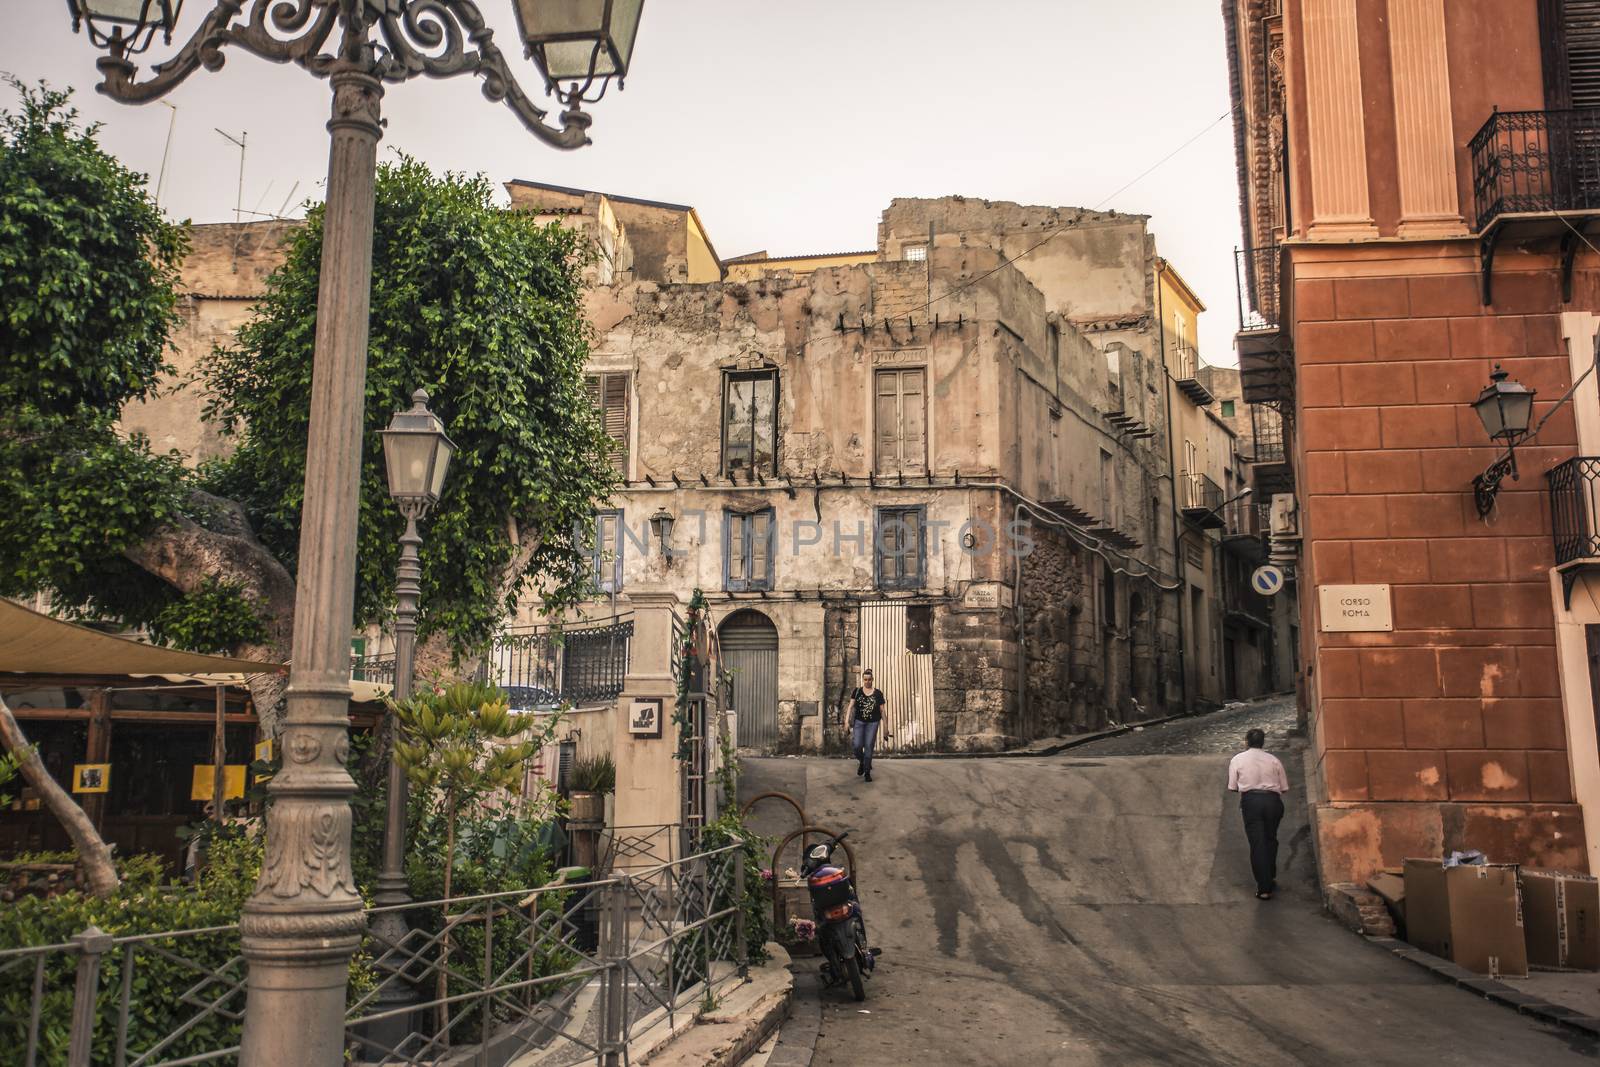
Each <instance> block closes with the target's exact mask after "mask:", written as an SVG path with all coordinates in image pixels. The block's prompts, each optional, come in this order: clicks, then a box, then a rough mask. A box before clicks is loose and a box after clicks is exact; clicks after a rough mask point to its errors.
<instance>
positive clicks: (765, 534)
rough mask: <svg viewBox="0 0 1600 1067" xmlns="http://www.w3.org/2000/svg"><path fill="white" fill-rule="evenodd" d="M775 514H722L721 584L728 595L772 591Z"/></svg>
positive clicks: (766, 511) (731, 512) (770, 512)
mask: <svg viewBox="0 0 1600 1067" xmlns="http://www.w3.org/2000/svg"><path fill="white" fill-rule="evenodd" d="M777 528H778V527H777V523H775V522H774V521H773V511H772V509H771V508H767V509H766V510H764V511H752V512H737V511H725V512H723V514H722V566H723V573H722V579H723V581H722V584H723V587H724V588H726V589H727V590H728V591H729V592H734V593H738V592H747V591H751V590H757V589H771V588H772V571H773V566H772V563H773V557H774V556H776V555H777V553H776V552H775V551H773V549H774V546H775V544H776V537H777Z"/></svg>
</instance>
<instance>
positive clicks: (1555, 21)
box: [1539, 0, 1600, 109]
mask: <svg viewBox="0 0 1600 1067" xmlns="http://www.w3.org/2000/svg"><path fill="white" fill-rule="evenodd" d="M1539 9H1540V10H1539V19H1540V23H1541V26H1540V29H1541V31H1542V32H1541V34H1540V36H1541V38H1542V40H1543V45H1544V56H1543V58H1544V82H1545V98H1546V99H1545V106H1546V107H1547V108H1551V109H1559V108H1600V0H1540V2H1539Z"/></svg>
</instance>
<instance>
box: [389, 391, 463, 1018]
mask: <svg viewBox="0 0 1600 1067" xmlns="http://www.w3.org/2000/svg"><path fill="white" fill-rule="evenodd" d="M382 437H383V460H384V468H385V470H386V471H387V473H388V476H389V496H390V498H391V499H393V500H394V502H395V504H396V505H398V506H399V508H400V514H401V515H403V516H405V520H406V532H405V533H404V534H402V535H401V536H400V565H399V566H398V567H397V568H396V575H395V584H394V592H395V600H396V601H397V606H396V608H395V615H394V699H395V701H396V702H397V703H399V702H401V701H404V700H406V699H408V698H409V697H410V696H411V685H412V676H413V674H414V673H415V661H416V651H417V598H418V597H419V596H420V595H421V593H422V562H421V560H420V559H419V557H418V555H417V550H418V549H420V548H421V547H422V535H421V534H420V533H418V532H417V523H418V522H420V521H421V520H422V518H423V516H425V515H427V513H428V511H429V509H431V508H432V507H433V505H435V504H437V503H438V502H439V493H440V491H441V490H442V489H443V488H444V479H445V475H446V474H447V473H448V472H449V470H450V457H451V455H453V454H454V452H455V449H456V446H455V443H454V442H452V441H451V440H450V438H449V436H448V435H446V434H445V431H444V423H442V422H440V421H439V417H438V416H437V415H435V414H434V413H433V412H431V411H429V410H428V394H427V391H426V390H423V389H418V390H417V391H416V392H415V393H412V394H411V409H410V410H409V411H401V412H396V413H395V416H394V418H392V419H390V420H389V428H388V429H386V430H384V431H383V433H382ZM387 803H388V806H387V810H386V812H385V816H386V817H385V820H384V837H383V870H382V872H381V873H380V874H379V875H378V884H377V886H376V892H375V893H374V894H373V898H372V902H373V903H374V904H375V905H377V906H378V907H380V908H385V909H388V910H385V911H383V912H381V913H380V914H379V915H378V917H377V918H376V919H374V920H373V934H374V935H375V936H376V937H377V938H378V940H379V941H380V942H381V943H383V944H385V945H388V946H390V947H391V950H392V951H393V952H394V953H395V956H396V957H397V958H399V959H400V960H402V961H403V960H404V959H405V952H404V948H405V940H406V934H407V930H408V927H407V923H406V917H405V912H404V911H403V906H404V905H406V904H410V903H411V894H410V893H409V892H407V890H406V873H405V847H406V775H405V771H404V770H403V769H402V768H401V766H400V761H399V760H397V759H395V758H394V757H393V756H392V755H391V756H390V758H389V790H388V802H387ZM399 966H403V964H398V965H397V967H399ZM385 989H386V991H388V993H389V995H388V996H387V997H386V998H385V999H384V1002H383V1003H382V1004H380V1010H383V1009H390V1008H394V1007H396V1006H397V1005H399V1004H403V1003H406V1002H407V1001H408V1000H410V999H411V998H410V995H409V992H408V989H407V987H406V986H405V984H404V983H403V982H400V981H393V982H390V983H389V984H388V985H387V986H386V987H385ZM406 1019H407V1017H406V1016H404V1015H399V1016H396V1017H395V1020H394V1022H393V1023H392V1024H387V1025H385V1027H384V1029H385V1031H386V1035H387V1036H392V1037H394V1040H393V1041H382V1040H380V1043H381V1044H382V1045H384V1046H385V1047H389V1048H393V1047H396V1046H398V1045H399V1044H400V1043H401V1042H402V1041H403V1040H404V1039H405V1035H406V1032H407V1031H408V1030H409V1026H407V1025H405V1023H406Z"/></svg>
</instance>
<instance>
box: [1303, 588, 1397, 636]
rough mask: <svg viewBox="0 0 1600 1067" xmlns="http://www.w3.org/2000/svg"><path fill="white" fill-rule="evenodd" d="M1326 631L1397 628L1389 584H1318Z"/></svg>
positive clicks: (1364, 630) (1323, 630) (1349, 631)
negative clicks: (1390, 603)
mask: <svg viewBox="0 0 1600 1067" xmlns="http://www.w3.org/2000/svg"><path fill="white" fill-rule="evenodd" d="M1317 596H1318V598H1319V601H1320V606H1321V608H1322V632H1323V633H1360V632H1370V631H1386V630H1393V629H1394V612H1393V610H1392V609H1391V608H1390V606H1389V586H1388V585H1386V584H1384V585H1319V586H1317Z"/></svg>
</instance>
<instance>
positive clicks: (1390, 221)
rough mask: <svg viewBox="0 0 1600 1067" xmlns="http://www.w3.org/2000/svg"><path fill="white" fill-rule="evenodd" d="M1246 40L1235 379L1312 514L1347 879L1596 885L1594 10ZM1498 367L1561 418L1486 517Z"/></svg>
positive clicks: (1295, 30) (1324, 833)
mask: <svg viewBox="0 0 1600 1067" xmlns="http://www.w3.org/2000/svg"><path fill="white" fill-rule="evenodd" d="M1224 17H1225V19H1226V20H1227V25H1228V30H1229V44H1230V50H1231V55H1230V59H1231V64H1232V73H1233V90H1234V97H1235V117H1236V118H1235V121H1236V131H1235V132H1236V137H1237V142H1238V156H1239V177H1240V193H1241V209H1242V217H1243V223H1244V231H1245V234H1246V240H1247V242H1249V244H1250V246H1251V247H1250V248H1249V249H1247V250H1245V251H1244V252H1242V253H1241V254H1240V257H1239V266H1240V270H1239V277H1240V305H1241V320H1242V321H1241V332H1240V334H1239V338H1238V347H1239V354H1240V369H1241V373H1242V378H1243V392H1244V397H1245V399H1246V400H1247V401H1251V402H1255V403H1260V404H1264V405H1269V406H1271V407H1273V408H1275V409H1277V410H1278V411H1279V412H1281V414H1282V415H1283V418H1284V421H1285V424H1286V434H1285V436H1286V439H1287V440H1288V441H1289V442H1290V444H1289V448H1288V450H1287V451H1288V460H1289V462H1288V464H1287V469H1286V470H1279V469H1274V470H1272V471H1264V472H1263V473H1264V474H1270V475H1271V476H1272V477H1274V478H1276V479H1278V480H1279V483H1280V484H1279V485H1278V486H1276V487H1275V488H1277V489H1278V490H1280V491H1281V490H1282V489H1283V488H1286V487H1288V488H1292V491H1293V494H1294V500H1295V504H1296V509H1295V515H1296V517H1297V519H1298V522H1297V525H1296V529H1294V530H1293V531H1292V533H1294V534H1297V535H1298V538H1299V544H1300V551H1299V557H1298V561H1297V564H1298V578H1299V585H1300V603H1301V613H1302V618H1301V628H1300V633H1301V640H1302V653H1303V655H1302V657H1301V662H1302V663H1303V664H1304V667H1303V669H1302V674H1301V677H1300V679H1299V682H1300V690H1301V695H1302V700H1303V701H1304V703H1305V705H1306V710H1307V713H1308V722H1309V726H1310V731H1311V737H1312V742H1313V747H1312V756H1313V759H1314V765H1315V774H1314V775H1313V797H1312V800H1313V802H1314V805H1315V827H1316V834H1317V847H1318V855H1319V861H1320V863H1321V866H1322V872H1323V876H1324V879H1325V880H1326V881H1350V880H1361V879H1364V878H1365V876H1366V874H1368V873H1369V872H1371V871H1372V870H1373V869H1375V868H1376V867H1379V866H1385V865H1394V864H1398V863H1400V862H1401V861H1402V860H1403V859H1404V858H1405V857H1407V856H1424V855H1438V854H1440V853H1441V852H1442V851H1447V850H1449V849H1452V848H1468V847H1475V848H1481V849H1483V850H1484V851H1485V852H1487V853H1489V855H1490V858H1491V859H1494V860H1505V861H1517V862H1524V863H1534V864H1540V865H1550V866H1575V867H1580V868H1581V867H1587V866H1590V865H1593V866H1594V867H1595V868H1597V869H1600V852H1597V851H1596V845H1597V842H1596V837H1595V835H1596V834H1597V833H1600V810H1596V809H1595V806H1596V805H1600V756H1597V749H1596V738H1595V708H1596V701H1595V695H1594V694H1595V687H1594V685H1593V684H1592V682H1591V674H1590V661H1591V651H1590V650H1595V651H1596V652H1600V626H1597V625H1595V624H1600V608H1596V606H1595V605H1596V604H1597V603H1600V600H1597V599H1595V598H1592V597H1591V596H1590V594H1589V590H1588V583H1589V581H1590V565H1591V562H1593V563H1594V564H1597V565H1600V541H1597V539H1596V538H1595V536H1594V533H1595V522H1594V518H1595V501H1596V500H1597V499H1600V491H1597V486H1596V481H1595V480H1594V479H1595V478H1600V463H1597V464H1596V465H1595V466H1594V467H1593V468H1592V469H1591V468H1590V467H1589V466H1587V465H1585V464H1584V463H1582V462H1581V461H1578V462H1575V463H1569V462H1568V461H1571V460H1573V459H1574V457H1578V456H1583V455H1591V456H1592V455H1600V391H1597V388H1596V386H1597V377H1600V376H1596V375H1590V376H1589V377H1588V378H1587V379H1585V380H1583V381H1582V382H1581V384H1580V385H1579V387H1578V389H1577V390H1576V391H1575V392H1574V394H1573V397H1572V398H1571V400H1569V401H1568V402H1566V403H1564V404H1561V403H1558V402H1559V401H1561V399H1562V398H1563V397H1564V395H1565V394H1566V393H1567V392H1568V390H1569V389H1570V388H1571V387H1572V384H1573V382H1574V381H1576V380H1578V378H1579V377H1580V376H1581V375H1583V374H1584V372H1585V371H1586V370H1587V369H1588V368H1589V367H1590V366H1591V364H1592V363H1593V361H1594V358H1595V347H1594V344H1595V341H1594V335H1595V326H1596V317H1595V314H1594V313H1595V312H1596V311H1597V310H1600V254H1597V252H1596V248H1595V245H1596V244H1597V243H1600V0H1449V2H1448V3H1447V2H1445V0H1225V3H1224ZM1497 363H1498V364H1500V365H1501V366H1502V367H1503V368H1504V369H1505V370H1506V371H1507V372H1508V373H1509V374H1510V376H1511V378H1512V379H1514V380H1517V381H1520V382H1521V383H1522V384H1524V385H1526V386H1528V387H1529V388H1532V389H1535V390H1537V401H1536V403H1535V407H1534V413H1533V421H1534V423H1535V424H1536V425H1537V424H1539V422H1540V420H1541V419H1544V418H1545V417H1546V416H1547V415H1548V416H1549V418H1548V421H1545V422H1544V423H1543V425H1542V428H1541V430H1540V432H1539V433H1538V435H1537V437H1535V438H1531V439H1529V440H1528V441H1527V442H1526V443H1525V444H1522V445H1519V446H1518V447H1517V448H1516V449H1515V461H1516V465H1517V467H1518V469H1519V472H1520V477H1519V478H1518V479H1516V480H1511V479H1509V478H1508V479H1505V480H1504V481H1503V482H1502V483H1501V484H1500V491H1499V493H1498V495H1497V497H1496V498H1495V499H1494V501H1493V508H1492V510H1491V511H1490V512H1489V514H1488V516H1487V517H1486V518H1480V514H1479V508H1478V507H1477V505H1476V499H1475V494H1474V490H1473V479H1474V476H1476V475H1478V474H1479V473H1480V472H1483V471H1485V469H1486V468H1488V467H1489V466H1490V465H1491V464H1492V463H1494V462H1495V461H1496V459H1497V458H1499V457H1501V456H1503V455H1504V449H1503V447H1499V446H1496V445H1495V444H1494V443H1492V442H1491V441H1490V440H1489V439H1488V437H1487V435H1486V433H1485V431H1484V428H1483V426H1482V424H1481V423H1480V420H1479V418H1478V416H1477V414H1476V413H1475V412H1474V410H1473V408H1472V407H1471V403H1472V401H1473V400H1474V399H1476V398H1477V396H1478V395H1479V393H1480V391H1481V390H1483V389H1484V387H1485V386H1486V385H1488V384H1489V381H1490V378H1489V376H1490V373H1491V371H1492V370H1493V368H1494V365H1495V364H1497ZM1552 412H1553V414H1552ZM1563 464H1565V466H1563ZM1551 472H1554V473H1553V474H1552V473H1551ZM1286 482H1287V483H1291V484H1290V485H1288V486H1285V485H1284V484H1283V483H1286ZM1552 485H1554V486H1555V488H1554V489H1552ZM1280 532H1281V533H1284V534H1285V535H1287V534H1289V533H1291V531H1289V530H1288V529H1287V528H1285V529H1283V530H1281V531H1280ZM1335 587H1355V588H1354V589H1349V588H1335ZM1596 588H1597V591H1600V580H1597V581H1596ZM1385 601H1387V604H1385V603H1384V602H1385ZM1569 603H1570V604H1571V607H1570V608H1569V606H1568V605H1569ZM1343 605H1354V606H1352V607H1345V606H1343ZM1586 810H1587V814H1588V818H1587V820H1586V819H1585V812H1586Z"/></svg>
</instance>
